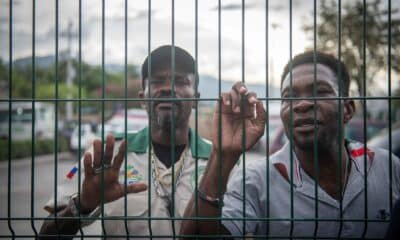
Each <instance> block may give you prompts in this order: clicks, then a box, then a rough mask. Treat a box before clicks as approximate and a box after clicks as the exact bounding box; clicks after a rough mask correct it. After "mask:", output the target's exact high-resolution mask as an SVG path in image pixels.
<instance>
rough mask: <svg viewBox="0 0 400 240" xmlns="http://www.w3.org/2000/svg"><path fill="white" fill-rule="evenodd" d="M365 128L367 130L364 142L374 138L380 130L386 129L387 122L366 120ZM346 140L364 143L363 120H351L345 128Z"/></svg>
mask: <svg viewBox="0 0 400 240" xmlns="http://www.w3.org/2000/svg"><path fill="white" fill-rule="evenodd" d="M365 127H366V130H367V136H366V139H365V140H366V141H368V140H369V139H371V138H372V137H374V136H375V135H376V134H378V133H379V131H381V130H382V129H384V128H385V127H387V122H384V121H378V120H366V123H365ZM345 136H346V138H349V139H352V140H355V141H359V142H364V119H362V118H353V119H352V120H351V121H350V122H349V123H348V124H347V127H346V132H345Z"/></svg>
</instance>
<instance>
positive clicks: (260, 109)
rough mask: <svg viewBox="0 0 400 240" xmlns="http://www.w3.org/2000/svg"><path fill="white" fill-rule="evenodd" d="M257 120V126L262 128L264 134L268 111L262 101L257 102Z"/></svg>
mask: <svg viewBox="0 0 400 240" xmlns="http://www.w3.org/2000/svg"><path fill="white" fill-rule="evenodd" d="M256 113H257V114H256V120H255V123H256V125H257V127H259V128H261V129H262V134H264V128H265V121H266V112H265V109H264V105H263V104H262V102H261V101H258V102H257V103H256Z"/></svg>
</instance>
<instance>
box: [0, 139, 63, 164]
mask: <svg viewBox="0 0 400 240" xmlns="http://www.w3.org/2000/svg"><path fill="white" fill-rule="evenodd" d="M8 144H9V142H8V140H6V139H0V148H1V149H2V151H0V161H5V160H8V155H9V153H8ZM67 150H68V141H67V140H66V139H64V138H59V141H58V152H64V151H67ZM51 153H54V140H52V139H41V140H39V139H35V153H34V154H35V155H43V154H51ZM30 156H32V141H31V140H25V141H14V142H12V144H11V159H17V158H25V157H30Z"/></svg>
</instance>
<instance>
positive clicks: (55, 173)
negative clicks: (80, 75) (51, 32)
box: [54, 0, 59, 228]
mask: <svg viewBox="0 0 400 240" xmlns="http://www.w3.org/2000/svg"><path fill="white" fill-rule="evenodd" d="M58 8H59V0H56V6H55V11H56V13H55V15H56V23H55V24H56V31H55V38H56V44H55V48H56V49H55V55H56V56H55V60H56V62H55V96H54V97H55V100H54V105H55V107H54V108H55V119H54V123H55V127H54V132H55V133H57V126H58V98H59V93H58V81H59V76H58V74H59V73H58V54H59V53H58V44H59V43H58V34H59V29H58V27H59V26H58V23H59V15H58V14H59V13H58ZM57 150H58V138H57V136H56V134H55V136H54V199H55V200H54V209H58V206H57V199H58V197H57V195H58V194H57V187H58V186H57V185H58V172H57V171H58V152H57ZM55 223H56V227H57V228H58V217H57V214H55Z"/></svg>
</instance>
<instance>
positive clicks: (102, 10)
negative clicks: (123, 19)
mask: <svg viewBox="0 0 400 240" xmlns="http://www.w3.org/2000/svg"><path fill="white" fill-rule="evenodd" d="M104 51H105V0H102V1H101V142H102V145H101V167H102V166H103V165H104V147H103V143H104V140H105V137H104V132H105V131H104V119H105V116H104V111H105V102H104V101H105V81H106V78H105V53H104ZM100 203H101V229H102V232H103V237H107V232H106V230H105V227H104V226H105V225H104V171H101V202H100Z"/></svg>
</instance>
